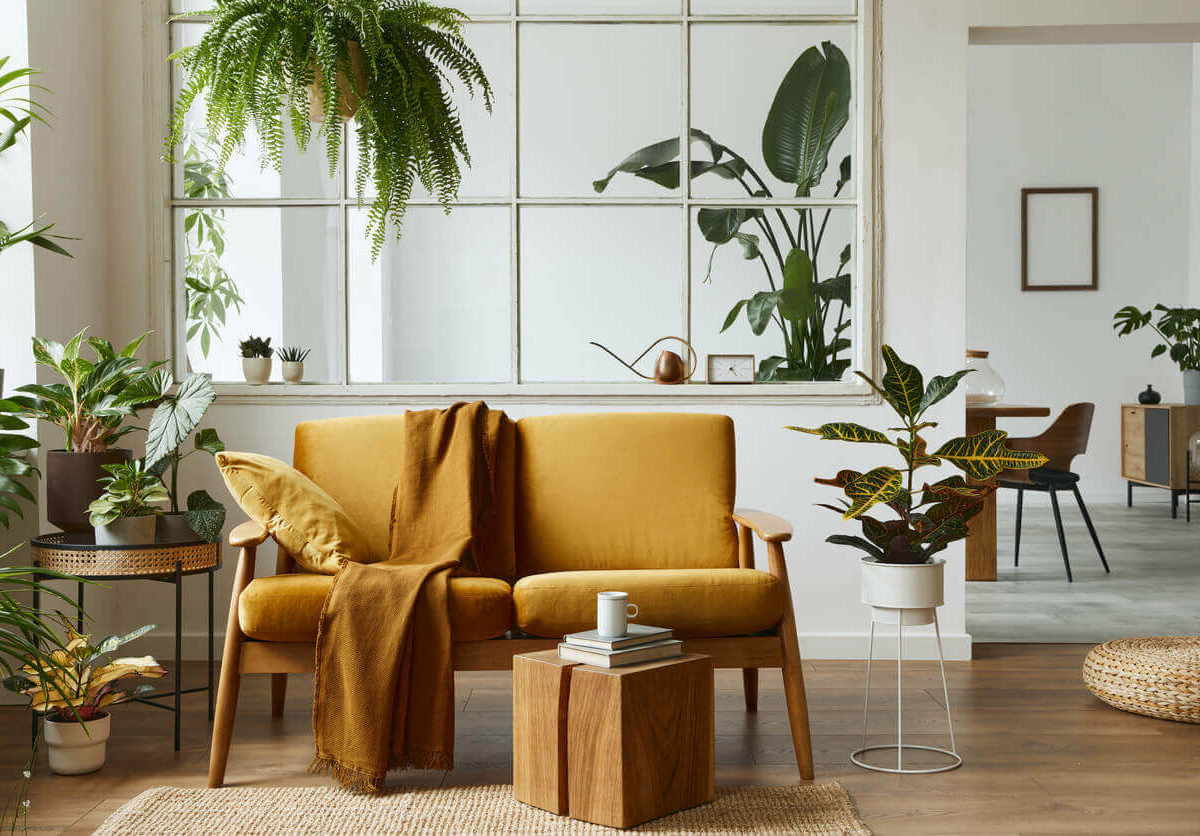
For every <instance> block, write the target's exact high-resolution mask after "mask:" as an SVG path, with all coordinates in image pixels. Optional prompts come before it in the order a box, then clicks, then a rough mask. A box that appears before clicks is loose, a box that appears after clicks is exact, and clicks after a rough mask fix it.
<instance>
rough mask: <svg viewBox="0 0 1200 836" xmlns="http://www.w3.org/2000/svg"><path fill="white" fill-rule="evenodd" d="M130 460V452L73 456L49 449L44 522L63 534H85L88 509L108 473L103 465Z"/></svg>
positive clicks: (102, 490)
mask: <svg viewBox="0 0 1200 836" xmlns="http://www.w3.org/2000/svg"><path fill="white" fill-rule="evenodd" d="M132 459H133V451H132V450H122V449H115V450H105V451H104V452H102V453H72V452H70V451H68V450H50V451H48V452H47V453H46V519H47V520H49V521H50V523H51V524H52V525H56V526H58V527H59V528H61V529H62V530H63V531H88V530H90V529H91V527H92V524H91V523H90V522H88V506H89V505H91V504H92V500H94V499H96V498H98V497H99V496H100V494H102V493H103V492H104V489H103V488H102V487H101V485H100V482H99V479H100V478H101V477H102V476H107V475H108V474H107V473H105V472H104V465H106V464H121V463H122V462H127V461H131V460H132Z"/></svg>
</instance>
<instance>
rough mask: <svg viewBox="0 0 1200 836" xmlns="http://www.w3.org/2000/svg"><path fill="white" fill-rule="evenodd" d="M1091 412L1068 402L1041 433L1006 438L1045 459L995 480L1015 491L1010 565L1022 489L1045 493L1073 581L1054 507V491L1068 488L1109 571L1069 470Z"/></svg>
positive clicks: (1017, 549) (1016, 558)
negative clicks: (1015, 506)
mask: <svg viewBox="0 0 1200 836" xmlns="http://www.w3.org/2000/svg"><path fill="white" fill-rule="evenodd" d="M1095 412H1096V405H1095V404H1091V403H1076V404H1071V405H1070V406H1068V407H1067V408H1066V409H1064V410H1063V411H1062V412H1061V413H1059V416H1058V417H1057V418H1055V419H1054V423H1053V424H1051V425H1050V427H1049V429H1047V430H1046V431H1045V432H1044V433H1042V434H1041V435H1035V436H1032V437H1030V438H1009V439H1008V446H1009V448H1010V449H1012V450H1036V451H1037V452H1039V453H1041V454H1042V455H1044V456H1045V457H1046V458H1047V459H1049V461H1048V462H1047V463H1046V464H1045V465H1043V466H1042V467H1039V468H1036V469H1034V470H1016V471H1014V470H1006V471H1004V472H1003V473H1001V474H1000V475H999V476H998V477H997V479H996V484H997V486H998V487H1001V488H1013V489H1015V490H1016V492H1017V537H1016V544H1015V546H1014V548H1013V566H1019V565H1020V559H1021V509H1022V505H1023V504H1024V500H1025V491H1038V492H1040V493H1049V494H1050V507H1051V508H1053V509H1054V524H1055V526H1056V527H1057V528H1058V545H1059V547H1060V548H1061V549H1062V558H1063V566H1065V567H1066V570H1067V581H1068V582H1070V581H1072V580H1073V578H1072V577H1071V561H1070V560H1069V559H1068V557H1067V538H1066V536H1065V535H1064V534H1063V524H1062V514H1061V513H1060V511H1059V508H1058V492H1059V491H1066V490H1069V491H1071V492H1072V493H1073V494H1075V501H1076V502H1077V503H1079V512H1080V513H1081V514H1082V515H1083V521H1084V523H1086V524H1087V529H1088V532H1089V533H1090V534H1091V535H1092V542H1093V543H1095V544H1096V551H1097V552H1098V553H1099V554H1100V563H1101V564H1103V566H1104V571H1105V572H1106V573H1107V572H1108V571H1109V568H1108V561H1107V560H1106V559H1105V558H1104V549H1103V548H1102V547H1101V545H1100V538H1099V537H1098V536H1096V527H1095V526H1094V525H1092V518H1091V516H1090V515H1089V514H1088V510H1087V506H1086V505H1084V504H1083V497H1082V496H1081V495H1080V493H1079V474H1078V473H1074V472H1072V471H1071V462H1072V461H1073V460H1074V459H1075V457H1076V456H1081V455H1083V454H1084V453H1086V452H1087V443H1088V436H1089V435H1091V432H1092V416H1093V415H1094V414H1095Z"/></svg>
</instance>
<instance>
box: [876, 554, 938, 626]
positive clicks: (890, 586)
mask: <svg viewBox="0 0 1200 836" xmlns="http://www.w3.org/2000/svg"><path fill="white" fill-rule="evenodd" d="M945 569H946V561H945V560H943V559H942V558H940V557H937V558H934V559H933V560H932V561H930V562H929V563H880V562H879V561H877V560H876V559H875V558H873V557H864V558H863V559H862V600H863V603H864V604H870V605H871V620H872V621H874V622H875V623H876V624H899V625H900V626H902V627H918V626H920V625H922V624H932V623H933V613H934V610H936V609H937V608H938V607H940V606H941V605H942V604H943V603H944V602H945Z"/></svg>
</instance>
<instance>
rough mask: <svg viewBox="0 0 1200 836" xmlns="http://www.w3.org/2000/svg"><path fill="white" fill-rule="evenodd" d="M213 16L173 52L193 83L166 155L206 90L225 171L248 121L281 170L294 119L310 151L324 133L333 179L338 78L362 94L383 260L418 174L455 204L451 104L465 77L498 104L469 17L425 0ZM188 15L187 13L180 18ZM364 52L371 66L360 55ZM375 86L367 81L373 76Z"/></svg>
mask: <svg viewBox="0 0 1200 836" xmlns="http://www.w3.org/2000/svg"><path fill="white" fill-rule="evenodd" d="M215 3H216V7H215V8H214V9H212V10H211V11H208V12H202V13H199V14H206V15H210V16H211V17H212V24H211V25H210V26H209V27H208V29H207V30H206V31H205V33H204V36H203V37H202V38H201V40H200V42H199V43H198V44H196V45H194V46H190V47H185V48H183V49H181V50H179V51H177V52H175V53H174V54H173V55H172V56H171V58H172V60H176V61H179V62H180V64H181V65H182V67H183V68H184V70H185V71H186V74H187V80H186V82H185V83H184V86H183V88H182V89H181V90H180V92H179V97H178V99H177V100H176V102H175V110H174V113H173V114H172V117H171V125H170V135H169V136H168V137H167V138H166V140H165V145H166V146H167V155H166V157H165V159H166V160H167V161H168V162H174V161H175V160H174V158H173V153H174V149H175V148H176V147H177V146H178V145H180V143H181V141H182V140H183V138H184V135H185V132H186V125H185V119H186V115H187V112H188V110H189V109H190V108H191V106H192V104H193V103H194V102H195V101H196V100H197V99H198V98H203V100H204V102H205V104H206V107H207V111H208V116H207V119H208V132H209V135H210V136H211V137H212V138H213V141H214V142H215V143H216V144H217V145H218V146H219V148H220V156H219V164H220V166H221V167H222V168H224V166H225V165H226V164H227V163H228V162H229V158H230V156H232V155H233V153H234V152H235V151H238V150H239V149H241V148H242V147H243V145H244V143H245V139H246V129H247V127H249V126H250V125H253V126H254V128H255V130H256V131H257V132H258V135H259V138H260V143H261V148H262V154H261V160H260V162H261V163H262V165H263V166H264V167H266V166H268V165H269V166H271V167H272V168H274V169H275V170H276V171H280V170H281V168H282V165H283V151H284V147H285V141H284V119H285V118H286V119H287V121H288V124H289V125H290V126H291V128H292V132H293V134H294V136H295V138H296V144H297V145H298V146H299V148H300V150H301V152H303V151H304V149H305V148H307V147H308V144H309V142H310V141H312V140H313V138H314V132H315V134H316V139H317V140H318V141H322V142H323V144H324V146H325V154H326V157H327V159H328V162H329V170H330V174H331V175H332V174H333V173H334V172H335V171H336V169H337V166H338V162H339V160H340V158H341V146H342V125H341V114H340V112H339V76H340V77H341V78H342V79H343V81H342V84H348V85H349V87H350V89H352V90H353V94H354V97H355V98H357V100H358V110H357V112H356V113H355V118H356V120H357V127H356V132H357V138H358V167H357V171H356V173H355V178H354V184H355V189H356V192H357V196H358V201H359V203H360V204H362V203H363V194H364V192H365V191H366V187H367V184H368V182H371V183H373V184H374V186H375V190H376V198H375V202H374V204H373V205H372V206H371V210H370V213H369V215H368V225H367V234H368V236H369V237H370V239H371V245H372V246H371V255H372V258H376V257H378V255H379V251H380V249H381V248H382V246H383V244H384V241H385V240H386V232H387V227H388V225H389V223H390V224H391V226H392V229H393V232H394V234H395V237H396V238H397V239H399V237H400V230H401V224H402V221H403V219H404V210H405V207H406V205H407V203H408V200H409V198H410V196H411V195H412V189H413V185H414V184H415V183H416V182H418V181H419V182H420V183H421V184H422V185H423V186H424V187H425V188H426V189H427V190H428V191H429V193H430V194H431V195H434V196H435V197H436V199H437V201H438V202H439V203H440V204H441V205H442V207H443V208H444V209H445V210H446V212H449V211H450V205H451V204H452V203H453V201H454V200H455V198H456V197H457V195H458V186H459V183H460V181H461V180H462V172H461V169H460V168H459V159H460V158H461V160H462V162H463V163H465V164H467V165H470V164H471V155H470V153H469V152H468V151H467V144H466V139H465V137H464V136H463V126H462V122H461V121H460V120H459V115H458V112H457V110H456V108H455V107H454V105H453V103H452V102H451V97H450V93H451V88H452V85H453V83H454V79H455V78H457V79H458V81H459V82H461V83H462V84H463V85H464V86H465V87H466V89H467V90H468V91H469V92H470V93H471V95H472V97H474V96H475V94H476V93H477V92H478V93H481V94H482V96H483V101H484V104H485V105H486V107H487V109H488V112H491V109H492V88H491V86H490V85H489V84H488V80H487V77H486V76H485V75H484V73H483V67H481V66H480V64H479V60H478V59H477V58H476V57H475V53H474V52H472V51H471V49H470V47H468V46H467V44H466V42H465V41H464V40H463V37H462V27H463V24H464V23H466V22H468V21H469V18H468V17H467V15H465V14H463V13H462V12H460V11H457V10H456V9H447V8H442V7H439V6H433V5H430V4H428V3H425V2H422V0H215ZM181 17H182V16H181ZM359 49H361V58H362V65H363V69H364V70H365V72H363V73H362V74H361V76H360V77H357V78H356V74H355V72H354V69H355V67H354V65H353V63H352V62H354V61H355V60H357V58H358V55H357V53H358V50H359ZM363 82H365V83H363ZM309 85H313V86H314V87H315V88H317V89H319V91H320V93H321V94H323V96H320V97H317V98H318V100H320V99H321V98H322V97H323V102H324V108H323V119H322V121H321V122H319V123H317V126H316V127H315V128H314V124H313V123H312V122H310V121H309V91H308V87H309Z"/></svg>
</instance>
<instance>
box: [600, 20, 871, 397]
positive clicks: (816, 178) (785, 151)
mask: <svg viewBox="0 0 1200 836" xmlns="http://www.w3.org/2000/svg"><path fill="white" fill-rule="evenodd" d="M849 119H850V64H849V62H848V61H847V60H846V56H845V54H844V53H843V52H842V51H841V50H840V49H838V47H837V46H835V45H834V44H833V43H831V42H829V41H825V42H823V43H822V44H821V47H820V49H818V48H817V47H815V46H813V47H809V48H808V49H806V50H805V51H804V52H803V53H802V54H801V55H800V57H799V58H797V59H796V62H795V63H794V64H793V65H792V67H791V69H789V70H788V72H787V74H786V75H785V76H784V78H783V81H782V82H781V83H780V85H779V89H778V90H777V91H776V93H775V99H774V102H773V103H772V104H771V108H770V110H769V111H768V112H767V117H766V122H765V123H764V125H763V131H762V152H763V159H764V160H765V161H766V164H767V168H768V169H769V170H770V172H771V174H772V175H774V176H775V177H776V178H777V179H779V180H782V181H783V182H785V183H789V184H794V185H795V191H794V194H795V196H796V197H802V198H803V197H809V196H811V195H812V192H813V189H815V188H816V187H817V186H818V185H819V184H820V183H821V181H822V178H823V177H824V176H825V172H826V169H827V168H828V167H829V152H830V148H831V147H832V146H833V142H834V140H836V139H837V137H838V135H839V134H840V133H841V132H842V130H843V128H845V127H846V124H847V122H848V121H849ZM691 142H692V145H693V146H697V145H698V146H699V147H700V149H701V154H700V155H699V156H698V157H697V158H694V159H692V160H691V164H690V169H691V170H690V172H689V176H690V178H691V179H693V180H694V179H696V178H697V177H702V176H704V175H713V176H716V177H720V178H722V179H725V180H732V181H736V182H737V183H738V185H739V186H741V187H742V188H743V189H744V190H745V192H746V195H747V196H748V197H751V198H771V197H774V196H775V195H773V194H772V192H771V189H770V188H769V187H768V186H767V184H766V182H765V181H764V180H763V178H762V176H760V175H759V173H758V172H757V171H755V170H754V168H753V167H752V166H751V165H750V164H749V163H748V162H747V161H746V158H745V157H743V156H742V155H740V154H738V153H736V152H735V151H733V150H732V149H731V148H729V147H728V146H726V145H722V144H721V143H719V142H717V141H716V140H714V139H713V138H712V137H711V136H710V135H709V134H707V133H705V132H704V131H701V130H695V129H693V130H692V131H691ZM679 150H680V149H679V139H678V137H676V138H673V139H665V140H662V141H661V142H656V143H654V144H652V145H647V146H646V147H645V148H641V149H639V150H637V151H634V152H633V153H632V154H630V155H629V156H628V157H626V158H625V159H624V160H622V161H621V162H620V163H618V164H617V165H616V166H615V167H613V169H612V170H610V171H609V172H608V173H607V174H606V175H605V176H604V177H601V178H600V179H599V180H596V181H594V182H593V183H592V187H593V188H594V189H595V190H596V191H597V192H603V191H604V190H605V189H607V188H608V185H609V183H610V182H612V179H613V178H614V177H616V176H617V175H618V174H629V175H632V176H633V177H637V178H639V179H642V180H648V181H650V182H651V183H654V184H656V185H659V186H662V187H663V188H665V189H677V188H679V182H680V168H681V166H680V164H679V162H678V160H679ZM850 170H851V162H850V156H849V155H847V156H846V157H845V158H844V159H843V160H842V161H841V163H840V164H839V165H838V167H837V177H838V179H837V182H836V184H835V186H834V192H833V196H834V197H838V196H840V195H841V193H842V190H843V189H844V188H845V187H846V184H847V183H849V182H850ZM832 211H833V210H832V209H829V208H826V209H821V210H818V209H810V208H800V209H795V210H792V209H784V208H775V209H757V208H749V207H731V208H711V207H705V208H702V209H700V210H699V212H698V213H697V217H696V224H697V226H698V228H699V230H700V233H701V234H702V235H703V236H704V239H705V240H706V241H708V242H710V243H711V244H712V245H713V249H712V254H710V256H709V260H708V270H707V272H706V273H705V276H704V281H705V282H706V283H708V282H710V281H711V279H712V263H713V259H712V257H713V255H715V253H716V250H717V248H719V247H722V246H724V245H726V244H729V243H732V242H734V241H736V242H737V243H738V245H740V247H741V249H742V256H743V257H744V258H746V259H747V260H750V261H758V262H759V263H760V264H761V265H762V269H763V276H764V279H765V283H766V288H765V289H764V290H761V291H759V292H757V293H755V294H754V295H753V296H751V297H749V298H748V299H739V300H737V302H736V303H735V304H734V306H733V307H732V308H731V309H730V311H729V314H728V316H727V317H726V319H725V324H724V325H723V326H722V328H721V331H722V332H724V331H726V330H728V329H729V328H730V327H732V326H733V324H734V323H735V322H737V319H738V316H739V315H740V314H741V313H742V312H743V311H745V314H746V321H747V323H748V324H749V326H750V330H751V331H752V332H753V333H754V334H755V336H760V335H762V334H763V333H765V332H766V331H767V329H768V328H771V327H772V326H773V327H775V328H778V330H779V334H780V336H781V337H782V339H783V353H782V354H777V355H772V356H770V357H767V358H765V359H763V360H762V361H761V362H760V363H759V367H758V372H757V379H758V380H759V381H763V382H765V381H794V380H840V379H841V378H842V376H843V375H844V374H845V372H846V370H847V369H849V368H850V364H851V360H850V358H849V357H845V356H842V355H843V352H846V353H848V352H849V349H850V346H851V344H850V340H849V338H848V337H846V336H843V335H844V334H846V333H848V331H849V329H850V327H851V320H850V317H849V309H850V300H851V295H852V293H851V276H850V273H849V272H848V271H847V269H846V267H847V265H848V264H849V262H850V257H851V247H850V244H849V243H846V244H845V245H844V246H843V247H842V249H841V250H840V251H839V253H838V260H837V261H838V263H837V267H836V268H834V269H833V270H832V272H831V273H829V274H827V275H825V276H824V277H822V275H821V270H820V266H819V265H820V264H821V262H820V261H819V260H818V257H819V256H820V253H821V249H822V246H824V245H825V243H826V242H825V230H826V226H827V224H828V223H829V218H830V215H831V213H832ZM793 214H794V215H795V217H794V218H793V217H792V215H793Z"/></svg>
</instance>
